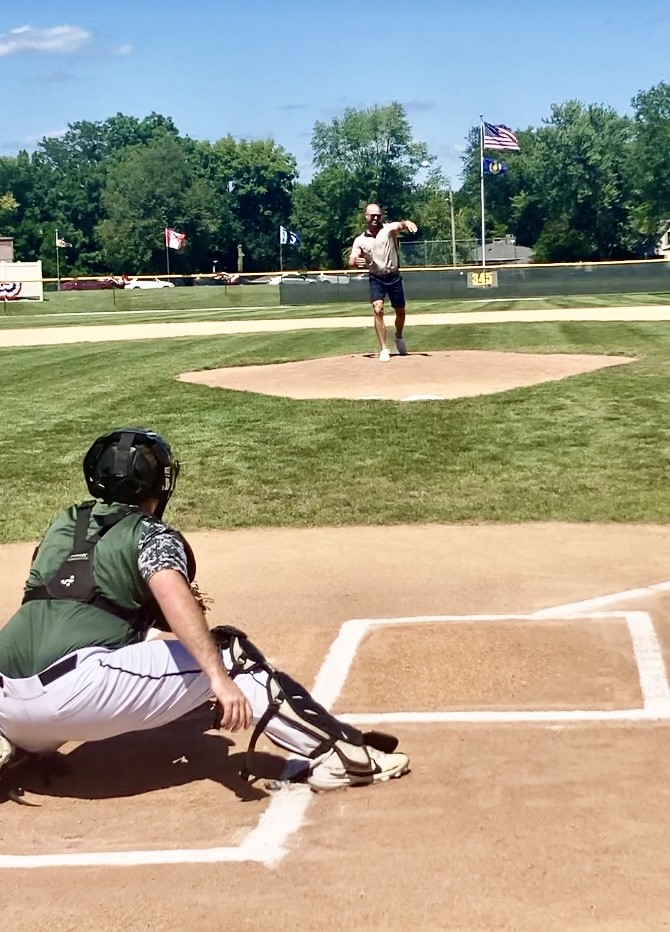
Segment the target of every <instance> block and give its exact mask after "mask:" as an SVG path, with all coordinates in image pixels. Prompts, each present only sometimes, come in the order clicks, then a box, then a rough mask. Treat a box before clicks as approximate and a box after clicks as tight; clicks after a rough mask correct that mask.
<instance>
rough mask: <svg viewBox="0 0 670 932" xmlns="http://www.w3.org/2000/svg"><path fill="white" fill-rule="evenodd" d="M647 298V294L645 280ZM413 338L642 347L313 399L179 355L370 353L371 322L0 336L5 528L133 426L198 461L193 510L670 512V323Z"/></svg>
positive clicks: (450, 518)
mask: <svg viewBox="0 0 670 932" xmlns="http://www.w3.org/2000/svg"><path fill="white" fill-rule="evenodd" d="M636 300H639V297H638V296H636ZM411 335H412V349H413V350H416V351H419V350H424V351H430V350H444V349H480V350H520V351H528V352H569V353H587V352H588V353H592V352H595V353H620V354H625V355H630V356H635V357H636V358H637V360H638V361H637V362H635V363H632V364H630V365H626V366H621V367H620V368H614V369H608V370H603V371H600V372H595V373H591V374H588V375H581V376H577V377H573V378H570V379H566V380H563V381H560V382H550V383H546V384H544V385H540V386H537V387H533V388H524V389H517V390H514V391H509V392H505V393H502V394H497V395H491V396H484V397H477V398H467V399H462V400H453V401H445V402H423V403H415V404H403V403H396V402H378V401H377V402H373V401H370V402H356V401H346V400H333V401H297V400H290V399H282V398H273V397H267V396H264V395H255V394H251V393H244V392H233V391H226V390H222V389H211V388H207V387H204V386H198V385H192V384H186V383H180V382H177V381H175V378H174V377H175V375H176V374H177V373H179V372H182V371H185V370H191V369H197V368H206V367H209V368H211V367H218V366H222V365H239V364H257V363H268V362H281V361H287V360H294V359H302V358H308V357H315V356H322V355H330V354H336V355H339V354H343V353H351V352H368V351H370V349H371V340H372V335H371V333H368V332H367V331H360V330H350V331H349V330H345V331H315V332H302V333H287V334H273V335H269V334H257V335H240V336H226V337H216V338H206V339H174V340H156V341H142V342H139V343H118V342H117V343H110V344H105V345H101V344H95V345H78V346H68V347H40V348H25V349H11V350H10V349H5V350H0V402H1V403H2V410H3V419H2V426H1V427H0V474H1V476H2V481H1V483H0V514H2V517H3V520H2V524H1V528H0V539H2V540H3V541H9V540H18V539H27V538H32V537H35V536H36V535H38V534H39V533H40V531H41V530H42V529H43V527H44V524H45V522H46V521H47V520H48V518H49V516H50V515H51V514H52V513H53V512H54V511H56V510H57V509H58V508H60V507H61V505H62V504H63V503H65V502H68V501H69V500H71V499H72V500H75V499H83V498H85V497H86V490H85V486H84V484H83V479H82V477H81V460H82V457H83V454H84V452H85V450H86V449H87V447H88V445H89V443H90V442H91V440H92V439H93V438H95V437H96V436H97V435H98V434H100V433H102V432H103V431H105V430H107V429H109V428H111V427H113V426H118V425H120V424H124V423H131V424H147V425H151V426H153V427H154V428H156V429H158V430H160V431H162V432H164V433H165V435H166V436H167V437H168V438H169V439H170V441H171V442H172V444H173V445H174V447H175V450H176V451H177V454H178V456H179V458H180V459H181V460H182V462H183V472H182V476H181V478H180V482H179V486H178V492H177V495H176V496H175V499H174V503H173V504H171V505H170V509H169V511H168V517H169V518H170V519H171V520H173V521H174V522H175V523H176V524H177V525H178V526H180V527H182V528H184V529H186V530H187V529H189V528H194V527H213V528H232V527H243V526H263V525H285V526H307V525H336V524H377V523H398V522H438V521H439V522H482V521H545V520H547V521H548V520H561V521H618V522H620V521H627V522H658V523H668V522H670V492H669V483H668V478H667V477H668V458H669V444H668V439H669V437H668V428H667V426H666V419H667V412H668V410H669V409H670V368H669V367H668V357H669V355H670V328H668V325H667V324H650V323H597V324H596V323H590V324H586V323H560V324H558V323H556V324H502V323H501V324H497V325H495V326H460V327H458V328H453V327H423V328H422V327H420V326H418V322H417V321H416V320H415V321H413V323H412V334H411Z"/></svg>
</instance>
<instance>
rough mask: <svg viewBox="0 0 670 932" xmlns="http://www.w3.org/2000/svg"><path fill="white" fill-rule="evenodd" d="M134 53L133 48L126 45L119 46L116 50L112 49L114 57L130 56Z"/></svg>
mask: <svg viewBox="0 0 670 932" xmlns="http://www.w3.org/2000/svg"><path fill="white" fill-rule="evenodd" d="M134 51H135V46H134V45H131V44H130V43H128V44H127V45H120V46H119V47H118V49H114V54H115V55H130V53H131V52H134Z"/></svg>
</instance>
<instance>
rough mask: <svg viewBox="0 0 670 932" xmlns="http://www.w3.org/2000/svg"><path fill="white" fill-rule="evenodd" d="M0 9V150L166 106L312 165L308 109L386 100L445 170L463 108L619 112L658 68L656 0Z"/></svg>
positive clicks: (496, 114)
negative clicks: (397, 106) (572, 104)
mask: <svg viewBox="0 0 670 932" xmlns="http://www.w3.org/2000/svg"><path fill="white" fill-rule="evenodd" d="M3 6H4V7H5V10H4V11H3V13H2V16H1V17H0V88H2V90H1V92H0V93H1V94H2V113H3V119H2V122H1V124H0V125H1V130H0V156H1V155H15V154H16V153H17V152H18V151H19V150H20V149H24V148H25V149H28V150H29V151H32V150H33V149H34V147H35V145H36V143H37V141H39V140H40V139H41V138H42V137H43V136H45V135H56V136H57V135H60V134H62V133H63V131H64V130H66V129H67V126H68V124H71V123H75V122H77V121H78V120H92V121H99V120H104V119H106V118H107V117H110V116H113V115H114V114H115V113H118V112H121V113H125V114H129V115H133V116H136V117H140V118H141V117H144V116H146V115H148V114H149V113H151V112H152V111H156V112H157V113H161V114H163V115H164V116H170V117H172V119H173V120H174V122H175V123H176V125H177V127H178V128H179V130H180V132H181V133H182V135H187V136H191V137H193V138H195V139H209V140H212V141H213V140H216V139H219V138H221V137H222V136H225V135H227V134H229V133H230V134H232V135H233V136H235V137H238V138H246V139H256V138H272V139H274V140H275V141H276V142H278V143H279V144H281V145H282V146H284V147H285V148H286V149H287V150H289V151H290V152H291V153H292V154H293V155H294V156H295V157H296V159H297V161H298V166H299V171H300V177H301V180H308V179H309V177H310V176H311V172H312V168H311V146H310V140H311V136H312V131H313V128H314V124H315V122H316V121H317V120H321V121H329V120H331V119H332V118H333V117H334V116H338V115H341V114H342V112H343V111H344V110H345V108H347V107H354V108H363V107H368V106H372V105H375V104H378V105H385V104H388V103H390V102H391V101H392V100H398V101H400V102H401V103H402V104H403V105H404V106H405V108H406V111H407V114H408V117H409V120H410V122H411V124H412V127H413V130H414V135H415V138H416V139H418V140H421V141H423V142H426V143H427V144H428V146H429V148H430V150H431V153H432V154H433V155H435V156H436V157H437V160H438V163H439V164H440V166H441V167H442V168H443V170H444V171H445V173H446V174H447V175H448V176H449V177H450V179H451V181H452V183H453V184H454V186H455V187H457V186H458V184H459V174H460V167H461V163H460V158H459V156H460V153H461V152H462V149H463V146H464V143H465V139H466V136H467V133H468V131H469V129H470V128H471V127H472V126H473V125H475V124H477V123H478V121H479V114H480V113H482V114H483V115H484V119H485V120H487V121H489V122H492V123H505V124H507V125H508V126H510V127H512V128H513V129H524V128H526V127H528V126H538V125H539V124H540V123H541V121H542V120H543V118H546V117H548V116H549V114H550V110H551V105H552V103H562V102H564V101H566V100H570V99H577V100H581V101H582V102H584V103H598V104H605V105H608V106H611V107H613V108H614V109H615V110H616V111H617V112H619V113H627V112H630V102H631V99H632V98H633V96H634V95H635V94H636V93H637V92H638V91H640V90H647V89H648V88H650V87H652V86H653V85H654V84H657V83H658V82H660V81H664V80H669V81H670V54H669V49H670V11H668V10H667V4H666V3H664V2H662V0H647V2H646V3H644V4H637V3H631V2H629V0H607V2H605V0H580V2H577V0H562V2H558V3H553V2H552V3H548V2H544V0H506V2H504V0H503V2H499V3H488V4H486V3H474V2H467V0H461V2H458V3H457V2H451V0H379V2H377V3H376V4H375V5H374V6H373V5H372V4H371V3H365V2H363V0H337V2H335V3H331V2H327V0H311V2H310V0H283V2H282V0H246V2H245V0H237V2H230V0H190V2H182V3H169V2H166V0H160V2H158V0H134V2H130V0H114V2H107V3H101V2H95V0H93V2H92V0H86V2H80V0H65V2H61V3H54V2H53V0H49V2H46V0H25V2H23V3H22V4H9V3H7V4H3Z"/></svg>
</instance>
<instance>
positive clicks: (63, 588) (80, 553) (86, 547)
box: [23, 501, 195, 640]
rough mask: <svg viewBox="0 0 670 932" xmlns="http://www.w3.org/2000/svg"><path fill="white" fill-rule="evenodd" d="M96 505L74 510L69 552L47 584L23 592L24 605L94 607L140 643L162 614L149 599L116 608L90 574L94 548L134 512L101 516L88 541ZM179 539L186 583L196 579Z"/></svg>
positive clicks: (190, 558)
mask: <svg viewBox="0 0 670 932" xmlns="http://www.w3.org/2000/svg"><path fill="white" fill-rule="evenodd" d="M95 504H96V502H94V501H90V502H83V503H82V504H81V505H78V506H77V517H76V521H75V527H74V540H73V544H72V550H71V551H70V553H69V555H68V556H67V557H66V558H65V560H64V561H63V562H62V563H61V565H60V566H59V567H58V569H57V570H56V572H55V573H54V574H53V575H52V577H51V579H49V580H48V582H46V583H45V584H44V585H42V586H35V587H34V588H31V589H27V590H26V592H25V594H24V596H23V604H25V603H26V602H33V601H35V600H40V599H42V600H43V599H56V600H59V601H70V602H81V603H84V604H86V605H93V606H95V607H96V608H99V609H102V611H104V612H108V613H109V614H111V615H114V616H115V617H117V618H121V619H123V620H124V621H126V622H128V624H130V625H131V627H132V628H133V629H134V630H135V632H136V635H137V639H138V640H141V639H143V637H144V635H145V634H146V632H147V630H148V629H149V628H150V627H152V626H155V627H163V626H164V623H165V622H164V619H163V617H162V612H161V610H160V608H159V606H158V604H157V603H156V601H155V599H153V598H150V599H149V600H148V601H147V603H146V604H145V605H142V606H141V607H140V608H127V607H126V606H123V605H118V604H117V603H116V602H113V601H112V600H111V599H107V598H105V596H103V595H102V594H101V593H100V592H99V591H98V588H97V586H96V582H95V575H94V572H93V552H94V550H95V546H96V544H97V543H98V542H99V541H100V540H101V539H102V538H103V537H104V535H105V534H106V533H107V532H108V531H110V530H111V529H112V528H113V527H114V526H115V525H117V524H118V523H119V522H120V521H123V520H124V519H125V518H127V517H128V516H129V515H131V514H137V512H136V511H134V510H131V509H125V508H124V509H122V510H120V511H118V512H117V513H116V514H112V515H102V516H100V517H99V518H98V519H97V520H98V522H99V524H100V528H99V530H98V531H96V532H95V533H94V534H93V535H91V536H90V537H89V536H88V529H89V525H90V520H91V513H92V511H93V507H94V505H95ZM179 536H180V538H181V541H182V543H183V544H184V548H185V550H186V556H187V560H188V576H189V580H192V579H193V578H194V576H195V558H194V556H193V551H192V550H191V548H190V547H189V545H188V543H187V542H186V540H185V539H184V538H183V537H181V535H179Z"/></svg>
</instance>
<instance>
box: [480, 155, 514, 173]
mask: <svg viewBox="0 0 670 932" xmlns="http://www.w3.org/2000/svg"><path fill="white" fill-rule="evenodd" d="M508 171H509V166H508V165H507V163H506V162H499V161H498V159H487V158H486V156H484V174H485V175H506V174H507V172H508Z"/></svg>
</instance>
